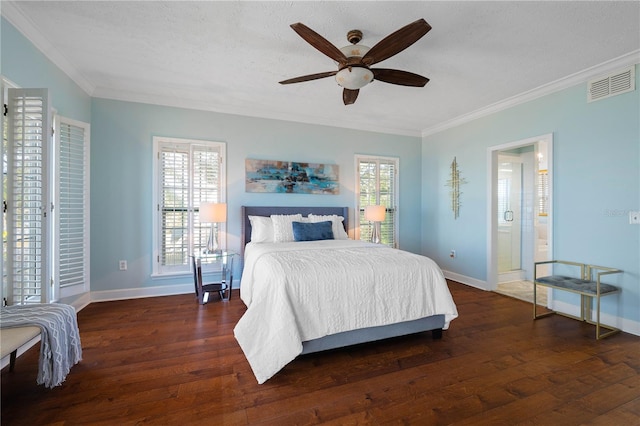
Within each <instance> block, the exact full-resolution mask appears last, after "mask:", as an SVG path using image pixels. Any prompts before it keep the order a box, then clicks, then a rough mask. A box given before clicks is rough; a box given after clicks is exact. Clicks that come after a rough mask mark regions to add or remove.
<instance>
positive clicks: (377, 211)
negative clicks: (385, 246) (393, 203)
mask: <svg viewBox="0 0 640 426" xmlns="http://www.w3.org/2000/svg"><path fill="white" fill-rule="evenodd" d="M385 210H386V207H385V206H366V207H365V208H364V219H365V220H368V221H369V222H373V229H372V230H371V242H372V243H376V244H380V222H382V221H384V215H385Z"/></svg>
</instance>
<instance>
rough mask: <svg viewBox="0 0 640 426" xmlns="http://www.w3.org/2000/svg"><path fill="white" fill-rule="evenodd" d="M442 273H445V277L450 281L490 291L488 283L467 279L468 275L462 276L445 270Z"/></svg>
mask: <svg viewBox="0 0 640 426" xmlns="http://www.w3.org/2000/svg"><path fill="white" fill-rule="evenodd" d="M442 272H443V273H444V277H445V278H447V279H449V280H452V281H457V282H459V283H462V284H466V285H468V286H471V287H475V288H479V289H480V290H488V288H487V282H486V281H482V280H479V279H476V278H471V277H467V276H466V275H461V274H458V273H455V272H451V271H444V270H443V271H442Z"/></svg>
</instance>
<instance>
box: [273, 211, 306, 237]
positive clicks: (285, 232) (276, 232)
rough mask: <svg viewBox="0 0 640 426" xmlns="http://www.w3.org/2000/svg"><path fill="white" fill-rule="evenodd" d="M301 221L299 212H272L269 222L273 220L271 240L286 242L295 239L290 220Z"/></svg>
mask: <svg viewBox="0 0 640 426" xmlns="http://www.w3.org/2000/svg"><path fill="white" fill-rule="evenodd" d="M294 221H295V222H301V221H302V215H301V214H272V215H271V222H273V241H274V242H276V243H286V242H289V241H295V240H294V238H293V226H292V225H291V223H292V222H294Z"/></svg>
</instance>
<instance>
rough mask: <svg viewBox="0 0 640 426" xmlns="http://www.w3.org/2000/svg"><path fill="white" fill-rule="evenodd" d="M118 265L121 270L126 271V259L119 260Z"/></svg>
mask: <svg viewBox="0 0 640 426" xmlns="http://www.w3.org/2000/svg"><path fill="white" fill-rule="evenodd" d="M118 266H119V267H120V270H121V271H126V270H127V261H126V260H121V261H120V262H118Z"/></svg>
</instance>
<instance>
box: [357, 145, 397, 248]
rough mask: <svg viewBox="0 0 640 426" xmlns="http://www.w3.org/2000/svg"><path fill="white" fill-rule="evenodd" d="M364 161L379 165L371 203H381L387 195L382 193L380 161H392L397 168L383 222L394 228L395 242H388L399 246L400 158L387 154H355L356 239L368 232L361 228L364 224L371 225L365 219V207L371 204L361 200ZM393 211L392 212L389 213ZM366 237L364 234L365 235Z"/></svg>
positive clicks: (384, 224)
mask: <svg viewBox="0 0 640 426" xmlns="http://www.w3.org/2000/svg"><path fill="white" fill-rule="evenodd" d="M363 162H368V163H376V164H377V167H376V184H375V186H376V188H375V194H374V198H375V199H372V200H370V203H369V204H374V205H375V204H381V200H382V199H383V198H385V197H383V196H382V193H381V187H380V163H392V164H393V165H394V168H395V176H394V179H393V184H392V185H393V194H392V199H391V200H389V202H388V203H386V204H385V207H386V211H387V214H386V217H385V222H383V226H386V227H387V229H388V227H389V226H390V227H391V229H392V232H393V234H392V239H393V242H392V243H391V244H388V245H389V246H391V247H394V248H398V247H399V245H400V242H399V238H398V225H399V208H398V206H399V205H400V198H399V190H398V189H399V182H400V159H399V158H398V157H385V156H378V155H363V154H356V156H355V180H356V182H355V206H356V211H355V213H356V215H355V216H356V217H355V223H356V228H355V239H356V240H359V239H361V235H362V234H366V232H364V230H361V227H362V226H369V223H368V222H367V221H365V220H364V208H365V207H366V206H367V205H369V204H365V203H363V202H362V201H361V199H360V198H361V197H360V194H361V182H360V164H361V163H363ZM389 213H392V214H389ZM382 234H383V242H384V239H385V238H384V234H385V232H383V233H382ZM363 237H364V236H363Z"/></svg>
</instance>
